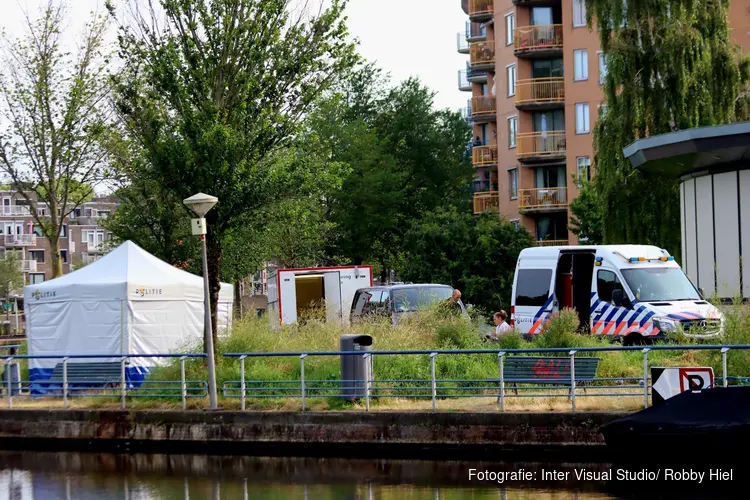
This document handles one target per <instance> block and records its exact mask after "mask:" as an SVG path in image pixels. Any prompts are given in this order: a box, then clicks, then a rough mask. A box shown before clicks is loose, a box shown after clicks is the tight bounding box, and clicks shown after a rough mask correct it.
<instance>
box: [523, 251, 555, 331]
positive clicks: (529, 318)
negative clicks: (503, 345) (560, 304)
mask: <svg viewBox="0 0 750 500" xmlns="http://www.w3.org/2000/svg"><path fill="white" fill-rule="evenodd" d="M556 269H557V259H556V258H555V259H543V260H536V259H535V260H534V261H529V262H523V261H522V262H521V267H519V268H518V270H517V272H516V276H515V282H514V283H513V291H514V293H513V304H512V305H513V320H514V324H515V327H516V329H517V330H518V331H519V333H524V334H532V335H533V334H538V333H541V329H542V323H543V322H544V320H545V319H547V318H548V317H549V315H550V314H551V313H552V311H553V302H554V297H555V294H554V290H555V288H554V279H555V270H556Z"/></svg>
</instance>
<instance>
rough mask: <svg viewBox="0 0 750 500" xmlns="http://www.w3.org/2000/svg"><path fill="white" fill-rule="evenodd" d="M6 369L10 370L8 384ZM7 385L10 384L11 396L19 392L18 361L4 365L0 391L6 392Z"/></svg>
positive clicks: (19, 373)
mask: <svg viewBox="0 0 750 500" xmlns="http://www.w3.org/2000/svg"><path fill="white" fill-rule="evenodd" d="M8 370H10V384H8ZM8 386H10V393H11V395H12V396H17V395H19V394H20V393H21V366H20V365H19V364H18V362H15V363H11V364H10V365H8V364H6V365H5V370H3V380H2V390H0V393H2V394H6V395H7V393H8Z"/></svg>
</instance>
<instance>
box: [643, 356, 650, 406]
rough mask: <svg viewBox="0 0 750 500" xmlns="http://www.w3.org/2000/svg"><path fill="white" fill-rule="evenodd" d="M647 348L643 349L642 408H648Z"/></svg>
mask: <svg viewBox="0 0 750 500" xmlns="http://www.w3.org/2000/svg"><path fill="white" fill-rule="evenodd" d="M648 351H650V349H649V348H648V347H646V348H644V349H643V407H644V408H648Z"/></svg>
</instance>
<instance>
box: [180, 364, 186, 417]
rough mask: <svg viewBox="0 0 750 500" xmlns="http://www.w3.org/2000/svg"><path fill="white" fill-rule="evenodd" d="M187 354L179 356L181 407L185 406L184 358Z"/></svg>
mask: <svg viewBox="0 0 750 500" xmlns="http://www.w3.org/2000/svg"><path fill="white" fill-rule="evenodd" d="M186 359H187V356H180V400H181V402H182V409H183V410H184V409H185V408H187V381H186V380H185V360H186Z"/></svg>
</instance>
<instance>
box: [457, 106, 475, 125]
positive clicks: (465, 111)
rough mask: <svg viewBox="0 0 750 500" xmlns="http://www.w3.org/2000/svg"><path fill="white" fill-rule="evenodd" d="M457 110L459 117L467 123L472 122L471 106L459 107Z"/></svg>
mask: <svg viewBox="0 0 750 500" xmlns="http://www.w3.org/2000/svg"><path fill="white" fill-rule="evenodd" d="M458 112H459V113H461V118H463V119H464V120H466V123H468V124H469V125H471V124H472V122H473V120H472V118H471V106H468V107H466V108H461V109H460V110H459V111H458Z"/></svg>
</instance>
